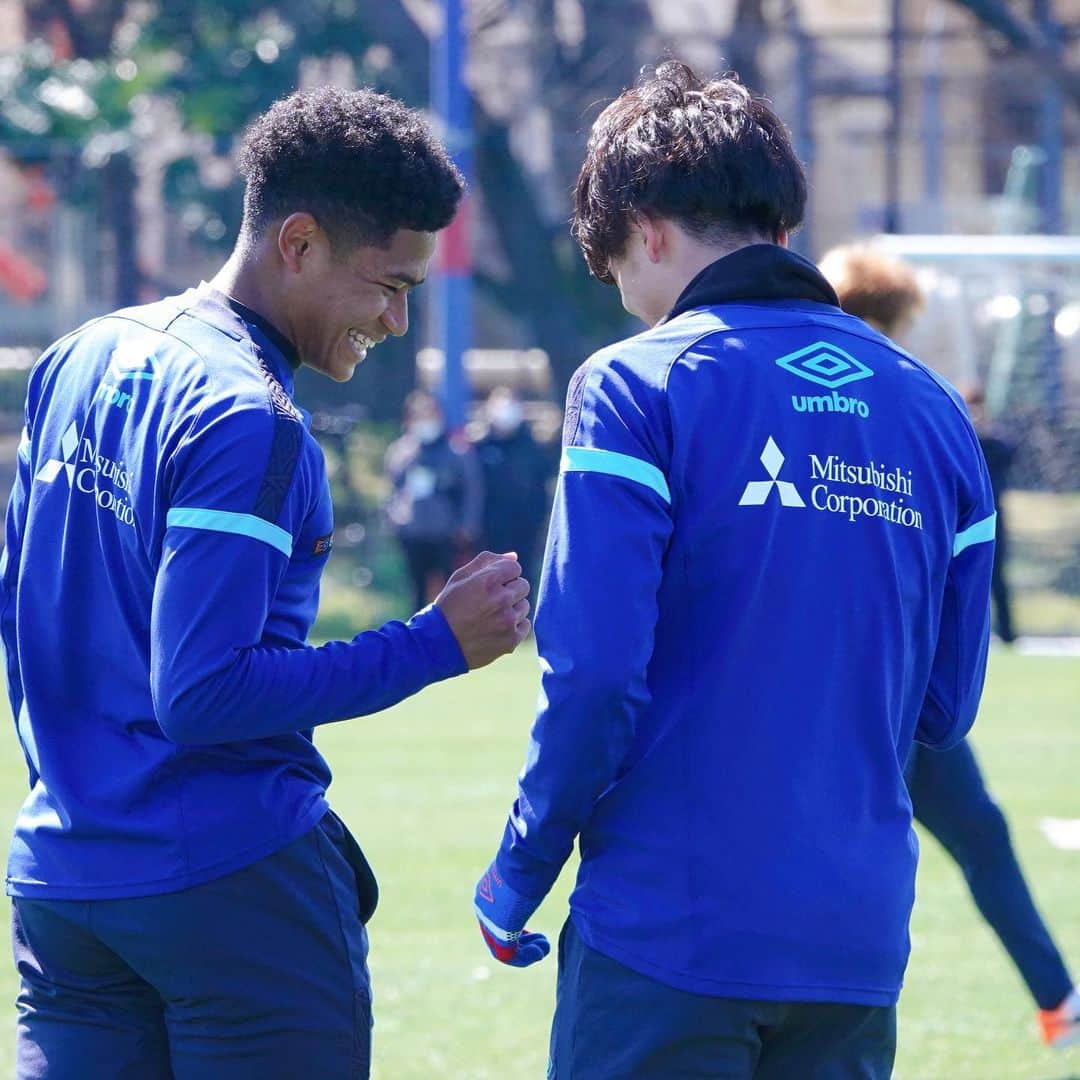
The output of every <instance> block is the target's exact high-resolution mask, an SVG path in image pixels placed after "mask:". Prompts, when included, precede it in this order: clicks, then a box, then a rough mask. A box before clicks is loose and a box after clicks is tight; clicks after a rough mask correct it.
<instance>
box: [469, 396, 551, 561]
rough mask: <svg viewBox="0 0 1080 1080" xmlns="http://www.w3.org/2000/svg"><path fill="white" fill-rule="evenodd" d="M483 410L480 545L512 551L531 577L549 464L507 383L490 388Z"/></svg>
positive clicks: (479, 448)
mask: <svg viewBox="0 0 1080 1080" xmlns="http://www.w3.org/2000/svg"><path fill="white" fill-rule="evenodd" d="M484 415H485V419H486V420H487V430H486V432H485V433H484V435H483V437H482V438H480V439H479V440H477V443H476V456H477V457H478V458H479V460H480V467H481V469H482V470H483V475H484V524H483V544H484V546H485V547H490V548H491V550H492V551H515V552H517V555H518V558H519V560H520V561H521V565H522V567H523V568H524V573H525V575H526V577H529V579H530V580H533V577H532V571H533V568H534V566H535V562H536V559H537V547H538V542H539V536H540V530H541V527H542V526H543V524H544V519H545V518H546V517H547V509H548V495H547V485H548V481H549V479H550V477H551V474H552V473H553V472H554V468H553V467H552V463H551V462H550V460H549V458H550V455H549V454H548V453H547V452H546V451H545V449H544V448H543V447H542V446H541V445H540V444H539V443H537V441H536V439H535V438H534V437H533V433H532V429H531V428H530V427H529V425H528V424H527V423H525V412H524V409H523V407H522V404H521V399H520V398H518V396H517V395H516V394H515V393H514V392H513V390H511V389H510V388H509V387H508V386H497V387H495V389H494V390H492V391H491V394H490V395H489V396H488V399H487V402H486V403H485V408H484Z"/></svg>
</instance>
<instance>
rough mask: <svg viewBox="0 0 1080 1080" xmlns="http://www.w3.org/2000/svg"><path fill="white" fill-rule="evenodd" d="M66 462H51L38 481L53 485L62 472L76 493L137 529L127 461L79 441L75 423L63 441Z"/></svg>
mask: <svg viewBox="0 0 1080 1080" xmlns="http://www.w3.org/2000/svg"><path fill="white" fill-rule="evenodd" d="M60 453H61V454H63V458H62V459H61V458H50V459H49V460H48V461H46V462H45V464H44V465H42V466H41V468H40V469H38V471H37V474H36V476H35V477H34V479H35V480H40V481H41V482H42V483H43V484H51V483H52V482H53V481H54V480H55V479H56V478H57V477H58V476H59V475H60V472H61V470H63V471H64V472H66V473H67V478H68V484H69V485H70V487H71V491H72V492H73V493H81V494H83V495H89V496H90V497H91V498H92V499H93V500H94V502H95V503H96V504H97V506H98V508H99V509H101V510H105V511H107V512H108V513H110V514H112V515H113V516H114V517H115V518H116V520H117V521H119V522H120V524H121V525H127V526H129V527H131V528H134V527H135V510H134V508H133V507H132V505H131V485H132V475H131V473H130V472H129V471H128V468H127V466H126V465H125V464H124V462H123V461H119V460H117V459H115V458H110V457H106V456H105V455H104V454H103V453H101V451H100V450H99V449H98V447H97V445H96V444H95V442H94V440H93V438H92V437H91V438H88V437H87V436H85V435H84V436H83V437H82V438H81V439H80V438H79V429H78V427H77V426H76V425H75V424H74V423H73V424H72V425H71V426H70V427H69V428H68V429H67V431H65V432H64V435H63V437H62V438H61V440H60Z"/></svg>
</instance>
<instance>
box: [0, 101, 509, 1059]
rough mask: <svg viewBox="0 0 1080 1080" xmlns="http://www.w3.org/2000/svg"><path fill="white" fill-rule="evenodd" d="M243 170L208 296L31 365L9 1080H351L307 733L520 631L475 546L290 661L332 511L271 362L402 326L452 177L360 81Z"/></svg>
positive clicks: (316, 769) (251, 146) (328, 837)
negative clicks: (235, 234) (458, 565)
mask: <svg viewBox="0 0 1080 1080" xmlns="http://www.w3.org/2000/svg"><path fill="white" fill-rule="evenodd" d="M241 169H242V171H243V173H244V177H245V180H246V189H245V202H244V218H243V226H242V230H241V234H240V237H239V240H238V242H237V245H236V248H235V250H234V252H233V254H232V256H231V257H230V259H229V261H228V262H227V263H226V265H225V266H224V268H223V269H222V270H221V271H220V272H219V273H218V274H217V276H216V277H215V278H214V279H213V281H212V282H211V283H210V284H208V285H207V284H203V285H200V286H199V287H198V288H195V289H191V290H189V291H188V292H186V293H184V294H183V295H181V296H175V297H171V298H169V299H167V300H163V301H161V302H160V303H156V304H150V305H148V306H145V307H139V308H133V309H130V310H125V311H119V312H116V313H114V314H112V315H109V316H106V317H104V318H102V319H98V320H95V321H94V322H91V323H88V324H87V325H85V326H83V327H81V328H80V329H78V330H76V331H75V332H74V333H72V334H70V335H68V336H67V337H65V338H63V339H62V340H61V341H59V342H57V343H56V344H55V345H53V346H52V347H51V348H49V349H48V350H47V351H46V353H45V355H44V356H43V357H42V358H41V360H40V361H39V362H38V364H37V365H36V366H35V368H34V370H33V372H32V374H31V377H30V384H29V390H28V397H27V403H26V430H25V433H24V436H23V439H22V443H21V445H20V448H19V461H18V476H17V480H16V483H15V486H14V489H13V492H12V495H11V502H10V505H9V508H8V515H7V534H6V540H7V545H6V549H5V552H4V557H3V563H2V565H0V629H2V633H3V643H4V647H5V650H6V674H7V678H8V689H9V693H10V697H11V706H12V712H13V715H14V716H15V717H16V723H17V727H18V734H19V739H20V742H21V744H22V748H23V751H24V753H25V756H26V765H27V769H28V772H29V782H30V792H29V794H28V795H27V798H26V801H25V803H24V804H23V807H22V810H21V812H20V814H19V818H18V821H17V823H16V826H15V836H14V839H13V841H12V846H11V855H10V859H9V863H8V873H7V889H8V892H9V893H10V894H11V895H12V897H13V898H14V900H13V907H12V920H13V926H12V933H13V941H14V950H15V960H16V963H17V965H18V969H19V974H20V976H21V989H20V993H19V999H18V1009H19V1022H18V1036H17V1039H18V1045H17V1054H18V1075H19V1077H20V1078H26V1080H29V1078H38V1077H46V1076H48V1077H55V1078H63V1080H70V1078H73V1077H87V1078H98V1077H100V1078H105V1077H120V1076H126V1077H137V1078H138V1080H155V1078H159V1077H160V1078H166V1077H170V1078H171V1077H175V1078H177V1080H217V1078H226V1077H228V1078H235V1077H240V1076H248V1077H255V1076H257V1077H260V1078H278V1077H280V1078H283V1080H284V1078H290V1080H292V1078H295V1077H298V1076H318V1077H335V1078H336V1077H366V1076H367V1075H368V1071H369V1058H370V1028H371V994H370V988H369V984H368V973H367V965H366V955H367V938H366V934H365V929H364V923H365V922H366V920H367V919H368V918H369V917H370V915H371V913H372V912H373V910H374V907H375V902H376V887H375V880H374V877H373V876H372V874H371V871H370V869H369V868H368V866H367V863H366V861H365V860H364V858H363V855H362V854H361V852H360V849H359V847H358V846H357V844H356V841H355V840H354V839H353V838H352V837H351V836H350V834H349V833H348V831H347V830H346V828H345V826H344V825H343V824H342V823H341V821H340V820H339V819H338V818H336V817H335V816H334V814H333V813H332V812H331V811H330V809H329V806H328V804H327V801H326V788H327V786H328V784H329V783H330V770H329V769H328V768H327V765H326V762H325V761H324V760H323V758H322V757H321V756H320V754H319V753H318V751H317V750H316V749H315V746H314V744H313V741H312V730H311V729H312V728H314V727H315V726H316V725H318V724H325V723H328V722H331V721H335V720H342V719H345V718H347V717H351V716H357V715H360V714H363V713H370V712H373V711H376V710H379V709H383V708H386V707H387V706H389V705H392V704H394V703H395V702H397V701H400V700H401V699H402V698H404V697H407V696H408V695H409V694H412V693H414V692H415V691H417V690H419V689H421V688H422V687H424V686H426V685H428V684H429V683H432V682H435V681H437V680H439V679H445V678H448V677H450V676H452V675H458V674H460V673H462V672H464V671H466V670H467V669H468V668H471V667H478V666H480V665H482V664H486V663H488V662H490V661H491V660H493V659H494V658H495V657H496V656H498V655H500V654H502V653H504V652H507V651H509V650H510V649H512V648H513V647H514V645H515V644H516V643H517V642H519V641H520V640H521V639H522V638H523V637H524V636H525V635H526V634H527V633H528V631H529V623H528V619H527V617H526V616H527V612H528V601H527V600H526V599H525V594H526V592H527V591H528V586H527V584H526V583H525V582H524V581H523V580H522V579H521V578H520V568H519V566H518V564H517V562H516V560H514V559H511V558H505V557H498V556H495V555H492V554H490V553H485V554H483V555H481V556H478V557H477V559H476V560H475V561H474V562H473V563H471V564H469V566H467V567H464V568H463V569H462V570H460V571H459V572H458V573H457V574H455V575H454V576H453V577H452V578H451V579H450V581H449V582H448V583H447V586H446V588H445V589H444V590H443V592H442V593H441V594H440V596H439V597H438V599H437V601H436V602H435V604H434V605H433V606H430V607H427V608H425V609H424V610H423V611H421V612H419V613H418V614H417V615H416V616H415V617H414V618H412V619H411V620H410V621H409V622H408V623H404V624H403V623H388V624H387V625H386V626H383V627H382V628H381V629H379V630H374V631H369V632H366V633H362V634H360V635H358V636H357V637H356V638H354V639H353V640H352V641H337V642H331V643H329V644H326V645H323V646H321V647H319V648H313V647H310V646H308V645H307V644H306V643H305V642H306V637H307V634H308V631H309V629H310V627H311V624H312V621H313V619H314V617H315V609H316V606H317V603H318V588H319V578H320V575H321V574H322V571H323V567H324V566H325V564H326V560H327V557H328V555H329V552H330V549H331V545H332V533H333V520H332V509H331V505H330V495H329V488H328V486H327V479H326V471H325V467H324V462H323V457H322V453H321V451H320V450H319V446H318V444H317V443H316V442H315V440H314V438H313V437H312V435H311V433H310V431H309V428H308V419H309V418H308V416H307V414H306V413H304V412H303V411H302V410H300V409H299V408H298V407H297V406H296V405H295V404H294V402H293V372H294V370H295V369H296V368H297V367H298V366H299V365H300V364H306V365H308V366H309V367H311V368H314V369H315V370H316V371H319V372H321V373H322V374H324V375H326V376H328V377H329V378H331V379H334V380H337V381H345V380H347V379H349V378H350V377H351V375H352V373H353V369H354V368H355V366H356V365H357V364H358V363H360V362H361V361H362V360H363V359H364V356H365V354H366V353H367V352H368V351H369V350H370V349H371V348H372V347H373V346H375V345H377V344H378V343H379V342H380V341H382V340H383V339H384V338H385V337H386V336H387V335H388V334H404V333H405V331H406V328H407V325H408V315H407V304H408V299H407V297H408V293H409V290H410V289H411V288H413V287H414V286H416V285H418V284H419V283H420V282H421V281H422V280H423V278H424V275H425V274H426V272H427V266H428V261H429V259H430V257H431V253H432V249H433V246H434V239H435V237H434V234H435V232H436V231H437V230H439V229H441V228H443V227H444V226H445V225H447V224H448V223H449V222H450V220H451V218H452V217H453V215H454V212H455V209H456V207H457V205H458V202H459V199H460V197H461V191H462V184H461V178H460V176H459V175H458V173H457V171H456V170H455V168H454V166H453V165H452V164H451V162H450V160H449V159H448V157H447V156H446V153H445V151H444V149H443V148H442V146H441V145H440V144H439V143H438V142H436V141H435V139H434V138H433V137H432V136H431V134H430V133H429V132H428V130H427V128H426V127H425V126H424V124H423V122H422V120H421V119H420V117H419V116H418V115H417V114H416V113H414V112H412V111H410V110H408V109H406V108H405V107H404V106H403V105H401V104H400V103H399V102H396V101H394V100H392V99H391V98H388V97H384V96H380V95H377V94H375V93H373V92H371V91H367V90H361V91H355V92H344V91H339V90H335V89H330V88H324V89H321V90H314V91H311V92H308V93H299V94H295V95H293V96H291V97H289V98H286V99H284V100H282V101H280V102H278V103H277V104H276V105H274V106H273V107H272V108H271V109H270V110H269V111H268V112H267V113H266V114H265V115H264V116H263V117H261V118H260V119H259V120H257V121H256V122H255V124H254V125H253V127H252V128H251V130H250V131H249V133H248V135H247V138H246V140H245V145H244V149H243V153H242V157H241Z"/></svg>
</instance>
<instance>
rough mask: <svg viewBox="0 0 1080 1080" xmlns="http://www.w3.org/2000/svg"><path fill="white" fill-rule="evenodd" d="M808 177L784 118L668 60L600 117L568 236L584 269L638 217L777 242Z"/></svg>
mask: <svg viewBox="0 0 1080 1080" xmlns="http://www.w3.org/2000/svg"><path fill="white" fill-rule="evenodd" d="M805 206H806V177H805V175H804V173H803V169H802V165H801V164H800V163H799V159H798V158H797V157H796V155H795V151H794V150H793V149H792V146H791V141H790V139H789V138H788V134H787V131H786V130H785V128H784V125H783V123H782V122H781V121H780V119H779V118H778V117H777V116H776V114H775V113H774V112H773V111H772V110H771V109H770V108H769V107H768V106H767V105H766V104H765V103H764V102H763V101H761V100H760V99H759V98H756V97H754V95H753V94H751V93H750V91H749V90H747V88H746V87H745V86H743V85H742V84H741V83H740V82H739V81H738V77H737V76H735V75H728V76H726V77H724V78H719V79H713V80H712V81H710V82H707V83H706V82H704V81H703V80H702V79H701V78H700V77H699V76H698V75H697V74H696V73H695V72H694V70H693V69H692V68H691V67H689V66H688V65H687V64H684V63H682V62H681V61H679V60H668V61H666V62H664V63H662V64H661V65H660V66H659V67H657V68H655V69H646V70H644V71H643V72H642V74H641V77H640V78H639V79H638V82H637V84H636V85H635V86H634V87H632V88H631V89H629V90H626V91H624V92H623V93H622V94H621V95H620V96H619V97H617V98H616V99H615V100H614V101H613V102H612V103H611V104H610V105H608V107H607V108H606V109H604V111H603V112H602V113H601V114H600V115H599V117H597V119H596V123H595V124H593V129H592V132H591V134H590V136H589V144H588V149H587V151H586V155H585V161H584V163H583V164H582V166H581V172H580V174H579V175H578V180H577V187H576V190H575V192H574V218H573V232H574V236H575V237H576V238H577V240H578V243H579V244H580V245H581V249H582V251H583V252H584V254H585V261H586V262H587V263H588V264H589V269H590V270H591V271H592V273H593V274H594V275H595V276H596V277H598V278H599V279H600V280H601V281H603V282H606V283H607V284H609V285H611V284H613V283H614V282H613V278H612V276H611V266H610V263H611V260H612V259H613V258H616V257H618V256H619V255H620V254H621V253H622V251H623V250H624V249H625V247H626V241H627V238H628V236H629V232H630V225H631V223H632V221H633V218H634V215H635V214H646V215H648V214H650V213H653V214H656V215H657V216H659V217H665V218H669V219H671V220H672V221H675V222H677V223H678V224H680V225H681V226H683V228H685V229H687V230H688V231H689V232H691V233H693V234H694V235H696V236H699V237H702V238H706V239H709V240H710V241H712V242H719V241H722V240H725V239H728V238H732V237H745V238H760V237H767V238H769V239H771V240H776V239H777V237H778V236H779V233H780V231H781V230H787V231H790V230H792V229H794V228H796V226H798V224H799V222H800V221H802V215H803V210H804V208H805Z"/></svg>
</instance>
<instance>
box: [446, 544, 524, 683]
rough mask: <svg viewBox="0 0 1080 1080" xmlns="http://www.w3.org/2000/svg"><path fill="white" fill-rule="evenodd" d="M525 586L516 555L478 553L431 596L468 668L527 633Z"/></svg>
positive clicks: (503, 650) (493, 656)
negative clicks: (459, 648)
mask: <svg viewBox="0 0 1080 1080" xmlns="http://www.w3.org/2000/svg"><path fill="white" fill-rule="evenodd" d="M528 595H529V583H528V582H527V581H526V580H525V579H524V578H523V577H522V576H521V564H520V563H519V562H518V561H517V555H516V554H515V553H514V552H512V551H511V552H508V553H507V554H505V555H494V554H492V553H491V552H490V551H481V552H480V554H479V555H477V556H476V558H475V559H473V560H472V561H471V562H469V563H466V564H465V565H464V566H463V567H461V569H460V570H455V571H454V573H453V574H451V575H450V580H449V581H447V583H446V585H445V587H444V588H443V591H442V592H441V593H439V595H438V596H437V597H436V598H435V603H436V605H438V608H439V610H440V611H441V612H442V613H443V615H444V616H445V617H446V621H447V622H448V623H449V624H450V629H451V630H452V631H453V632H454V637H455V638H457V643H458V645H459V646H460V647H461V651H462V653H463V654H464V656H465V662H466V663H467V664H468V665H469V668H470V669H472V668H479V667H483V666H484V665H485V664H490V663H491V661H492V660H496V659H498V658H499V657H500V656H502V655H504V654H505V653H509V652H513V651H514V649H515V648H516V647H517V646H518V645H519V644H520V643H521V642H522V641H524V640H525V638H526V637H528V634H529V627H530V624H529V617H528V616H529V601H528V600H526V599H525V597H527V596H528Z"/></svg>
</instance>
